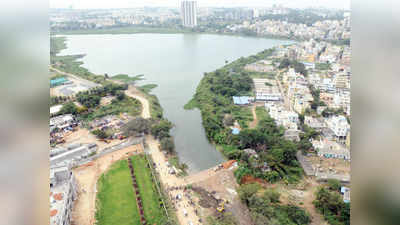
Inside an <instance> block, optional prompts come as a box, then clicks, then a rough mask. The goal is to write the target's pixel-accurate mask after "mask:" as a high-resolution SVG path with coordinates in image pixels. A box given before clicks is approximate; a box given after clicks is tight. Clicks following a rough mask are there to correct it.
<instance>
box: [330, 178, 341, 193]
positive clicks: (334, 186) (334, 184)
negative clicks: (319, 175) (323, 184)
mask: <svg viewBox="0 0 400 225" xmlns="http://www.w3.org/2000/svg"><path fill="white" fill-rule="evenodd" d="M341 186H342V185H341V183H340V181H339V180H336V179H329V180H328V187H329V189H330V190H332V191H339V190H340V187H341Z"/></svg>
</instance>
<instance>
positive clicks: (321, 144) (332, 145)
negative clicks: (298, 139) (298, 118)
mask: <svg viewBox="0 0 400 225" xmlns="http://www.w3.org/2000/svg"><path fill="white" fill-rule="evenodd" d="M312 144H313V147H314V149H315V150H316V151H317V152H318V156H319V157H325V158H328V159H329V158H335V159H344V160H350V151H349V149H347V148H346V147H345V146H343V145H341V144H339V143H337V142H335V141H331V140H328V139H323V140H319V141H318V140H314V141H312Z"/></svg>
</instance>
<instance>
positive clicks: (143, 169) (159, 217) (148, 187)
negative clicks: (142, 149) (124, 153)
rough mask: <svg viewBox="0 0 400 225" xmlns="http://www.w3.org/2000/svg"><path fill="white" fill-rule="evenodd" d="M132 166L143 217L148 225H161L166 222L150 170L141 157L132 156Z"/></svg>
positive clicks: (144, 159)
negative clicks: (141, 203)
mask: <svg viewBox="0 0 400 225" xmlns="http://www.w3.org/2000/svg"><path fill="white" fill-rule="evenodd" d="M131 159H132V164H133V168H134V171H135V175H136V181H137V184H138V186H139V192H140V196H141V198H142V201H143V209H144V216H145V218H146V221H147V223H148V224H163V222H165V221H166V220H167V217H166V215H165V212H164V209H163V207H162V206H161V205H160V203H161V196H160V195H159V194H158V191H157V188H156V186H155V184H154V182H153V178H152V174H151V171H150V168H148V167H147V161H146V158H145V157H144V156H143V155H136V156H132V158H131Z"/></svg>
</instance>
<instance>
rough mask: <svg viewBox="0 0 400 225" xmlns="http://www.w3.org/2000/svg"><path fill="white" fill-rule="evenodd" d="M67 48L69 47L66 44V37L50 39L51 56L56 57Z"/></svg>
mask: <svg viewBox="0 0 400 225" xmlns="http://www.w3.org/2000/svg"><path fill="white" fill-rule="evenodd" d="M65 48H67V45H66V44H65V37H50V56H51V57H54V56H56V55H57V54H58V53H60V52H61V50H63V49H65Z"/></svg>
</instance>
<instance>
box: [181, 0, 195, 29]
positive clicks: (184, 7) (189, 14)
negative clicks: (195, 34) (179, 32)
mask: <svg viewBox="0 0 400 225" xmlns="http://www.w3.org/2000/svg"><path fill="white" fill-rule="evenodd" d="M181 16H182V25H183V26H184V27H195V26H197V2H196V1H182V3H181Z"/></svg>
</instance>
